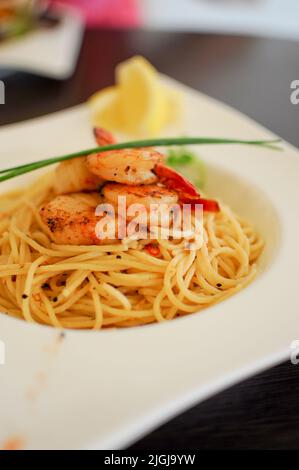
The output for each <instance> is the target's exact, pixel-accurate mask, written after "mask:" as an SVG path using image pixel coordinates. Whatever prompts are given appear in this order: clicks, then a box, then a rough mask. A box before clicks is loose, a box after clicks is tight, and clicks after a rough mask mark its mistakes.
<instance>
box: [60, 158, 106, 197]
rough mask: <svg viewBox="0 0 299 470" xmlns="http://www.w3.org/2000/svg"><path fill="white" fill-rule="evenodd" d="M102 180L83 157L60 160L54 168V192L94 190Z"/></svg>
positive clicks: (66, 192)
mask: <svg viewBox="0 0 299 470" xmlns="http://www.w3.org/2000/svg"><path fill="white" fill-rule="evenodd" d="M101 183H103V181H102V180H101V179H100V178H99V177H98V176H96V175H94V174H93V173H91V172H90V171H89V170H88V168H87V166H86V160H85V158H84V157H79V158H73V159H72V160H65V161H64V162H61V163H60V164H59V165H58V166H57V168H56V170H55V180H54V191H55V192H56V194H68V193H75V192H77V191H94V190H95V189H97V188H98V187H99V186H100V185H101Z"/></svg>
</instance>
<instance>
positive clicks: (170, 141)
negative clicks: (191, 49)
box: [0, 137, 280, 182]
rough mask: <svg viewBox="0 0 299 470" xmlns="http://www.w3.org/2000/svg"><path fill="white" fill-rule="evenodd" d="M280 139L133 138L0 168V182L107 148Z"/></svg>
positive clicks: (268, 145)
mask: <svg viewBox="0 0 299 470" xmlns="http://www.w3.org/2000/svg"><path fill="white" fill-rule="evenodd" d="M278 142H280V139H275V140H239V139H225V138H214V137H177V138H172V137H168V138H161V139H146V140H135V141H131V142H122V143H119V144H112V145H105V146H102V147H93V148H90V149H87V150H81V151H80V152H74V153H69V154H67V155H61V156H59V157H53V158H47V159H45V160H39V161H37V162H32V163H28V164H25V165H19V166H15V167H11V168H7V169H6V170H1V171H0V173H1V175H2V176H0V182H1V181H6V180H9V179H11V178H15V177H16V176H20V175H23V174H25V173H30V172H31V171H34V170H38V169H39V168H44V167H46V166H49V165H53V164H54V163H58V162H63V161H65V160H71V159H72V158H78V157H85V156H86V155H90V154H92V153H97V152H107V151H109V150H121V149H128V148H138V147H159V146H171V145H194V144H197V145H210V144H216V145H219V144H240V145H256V146H259V147H266V148H271V149H280V147H278V146H277V145H275V144H277V143H278Z"/></svg>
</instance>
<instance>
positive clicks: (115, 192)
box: [102, 183, 178, 210]
mask: <svg viewBox="0 0 299 470" xmlns="http://www.w3.org/2000/svg"><path fill="white" fill-rule="evenodd" d="M102 194H103V196H104V199H105V201H106V202H108V203H110V204H112V205H113V206H114V207H115V208H117V205H118V197H119V196H125V198H126V207H129V206H130V205H132V204H142V205H143V206H144V207H145V208H146V209H147V210H149V209H150V206H151V204H166V205H167V206H169V207H170V206H172V205H174V204H176V203H177V201H178V195H177V194H176V192H175V191H172V190H170V189H167V188H163V187H162V186H158V185H156V184H149V185H141V186H130V185H125V184H118V183H108V184H106V185H105V186H104V187H103V189H102Z"/></svg>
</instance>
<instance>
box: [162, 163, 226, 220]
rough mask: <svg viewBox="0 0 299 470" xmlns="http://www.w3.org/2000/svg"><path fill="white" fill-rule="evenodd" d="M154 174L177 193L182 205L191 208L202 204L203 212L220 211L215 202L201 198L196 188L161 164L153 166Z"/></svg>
mask: <svg viewBox="0 0 299 470" xmlns="http://www.w3.org/2000/svg"><path fill="white" fill-rule="evenodd" d="M154 172H155V174H156V175H157V176H158V178H159V181H160V182H161V183H163V184H164V185H165V186H166V187H167V188H168V189H173V190H174V191H176V192H177V193H178V195H179V202H181V203H182V204H191V205H192V206H195V204H202V205H203V210H205V211H209V212H219V210H220V209H219V204H218V202H217V201H213V200H210V199H204V198H202V197H201V196H200V193H199V192H198V190H197V189H196V187H195V186H194V185H193V184H192V183H190V181H188V180H187V179H186V178H184V176H183V175H181V174H180V173H178V172H177V171H175V170H173V169H172V168H169V167H167V166H165V165H163V164H162V163H158V164H157V165H156V166H155V169H154Z"/></svg>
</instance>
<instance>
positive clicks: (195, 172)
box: [166, 147, 206, 189]
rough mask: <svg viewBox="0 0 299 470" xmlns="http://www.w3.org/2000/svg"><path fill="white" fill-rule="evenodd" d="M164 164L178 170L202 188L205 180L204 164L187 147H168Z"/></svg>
mask: <svg viewBox="0 0 299 470" xmlns="http://www.w3.org/2000/svg"><path fill="white" fill-rule="evenodd" d="M166 164H167V165H168V166H171V167H173V168H174V169H175V170H177V171H179V172H180V173H181V174H182V175H183V176H185V177H186V178H187V179H188V180H189V181H191V182H192V183H193V184H195V186H197V187H198V189H203V188H204V185H205V181H206V166H205V163H204V161H203V160H202V159H201V158H199V156H198V155H196V154H195V153H193V152H191V150H189V149H188V148H187V147H174V148H171V149H169V151H168V153H167V158H166Z"/></svg>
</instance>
